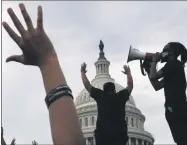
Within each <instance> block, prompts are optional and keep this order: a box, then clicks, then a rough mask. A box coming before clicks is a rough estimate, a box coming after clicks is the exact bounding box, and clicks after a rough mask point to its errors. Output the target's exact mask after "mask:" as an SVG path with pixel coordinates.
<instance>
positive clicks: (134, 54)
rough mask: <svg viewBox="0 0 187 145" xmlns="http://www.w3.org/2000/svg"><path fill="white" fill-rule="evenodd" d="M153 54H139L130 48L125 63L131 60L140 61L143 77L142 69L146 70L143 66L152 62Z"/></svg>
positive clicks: (139, 52) (142, 70) (136, 50)
mask: <svg viewBox="0 0 187 145" xmlns="http://www.w3.org/2000/svg"><path fill="white" fill-rule="evenodd" d="M154 54H155V53H148V52H141V51H139V50H138V49H135V48H132V46H130V49H129V55H128V59H127V63H128V62H130V61H133V60H140V68H141V72H142V74H143V75H144V76H145V73H144V69H146V68H147V66H145V64H146V63H148V62H151V61H152V58H153V55H154ZM161 57H162V54H161ZM143 61H144V62H143Z"/></svg>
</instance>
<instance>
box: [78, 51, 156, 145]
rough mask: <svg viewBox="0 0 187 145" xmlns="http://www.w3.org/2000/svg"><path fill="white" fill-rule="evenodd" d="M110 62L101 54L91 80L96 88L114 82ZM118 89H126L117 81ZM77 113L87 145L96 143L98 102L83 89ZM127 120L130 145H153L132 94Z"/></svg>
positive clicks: (143, 118) (152, 139)
mask: <svg viewBox="0 0 187 145" xmlns="http://www.w3.org/2000/svg"><path fill="white" fill-rule="evenodd" d="M109 65H110V62H109V61H107V60H106V58H105V57H104V55H102V56H101V54H100V57H99V59H98V60H97V62H96V63H95V66H96V77H95V79H93V80H92V81H91V84H92V85H93V86H94V87H96V88H100V89H102V88H103V84H104V83H106V82H114V83H115V81H114V79H112V78H111V77H110V74H109ZM115 86H116V91H117V92H118V91H120V90H122V89H124V87H122V86H121V85H119V84H117V83H115ZM75 105H76V109H77V113H78V116H79V121H80V126H81V128H82V132H83V134H84V136H85V138H86V145H95V139H94V134H93V132H94V130H95V127H96V120H97V104H96V102H95V100H94V99H92V98H91V97H90V94H89V93H88V92H87V91H86V90H85V89H83V90H82V91H81V93H80V94H79V95H78V97H77V98H76V100H75ZM126 121H127V124H128V136H129V141H128V143H127V144H128V145H153V143H154V138H153V137H152V135H151V134H150V133H149V132H147V131H145V130H144V122H145V116H144V115H143V114H142V113H141V111H140V110H139V109H138V108H137V107H136V105H135V102H134V100H133V97H132V96H130V99H129V101H127V104H126Z"/></svg>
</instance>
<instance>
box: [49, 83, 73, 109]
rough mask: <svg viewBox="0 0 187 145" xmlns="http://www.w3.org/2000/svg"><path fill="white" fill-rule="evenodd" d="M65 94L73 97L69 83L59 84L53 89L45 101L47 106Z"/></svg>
mask: <svg viewBox="0 0 187 145" xmlns="http://www.w3.org/2000/svg"><path fill="white" fill-rule="evenodd" d="M63 96H70V97H72V99H73V95H72V91H71V89H70V88H69V87H68V86H67V85H61V86H57V87H56V88H54V89H52V90H51V91H50V92H49V93H48V94H47V96H46V98H45V103H46V105H47V107H48V108H49V106H50V105H51V104H52V103H53V102H55V101H56V100H58V99H59V98H61V97H63Z"/></svg>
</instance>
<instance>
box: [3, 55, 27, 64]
mask: <svg viewBox="0 0 187 145" xmlns="http://www.w3.org/2000/svg"><path fill="white" fill-rule="evenodd" d="M10 61H15V62H19V63H24V57H23V55H12V56H10V57H8V58H7V59H6V62H10Z"/></svg>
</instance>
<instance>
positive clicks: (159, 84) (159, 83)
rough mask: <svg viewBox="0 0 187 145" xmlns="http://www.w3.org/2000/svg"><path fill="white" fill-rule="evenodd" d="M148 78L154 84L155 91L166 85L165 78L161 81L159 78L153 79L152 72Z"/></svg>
mask: <svg viewBox="0 0 187 145" xmlns="http://www.w3.org/2000/svg"><path fill="white" fill-rule="evenodd" d="M148 78H149V80H150V82H151V84H152V86H153V88H154V89H155V91H159V90H160V89H162V88H163V87H164V78H163V79H161V81H159V80H154V81H153V80H151V77H150V74H149V73H148Z"/></svg>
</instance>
